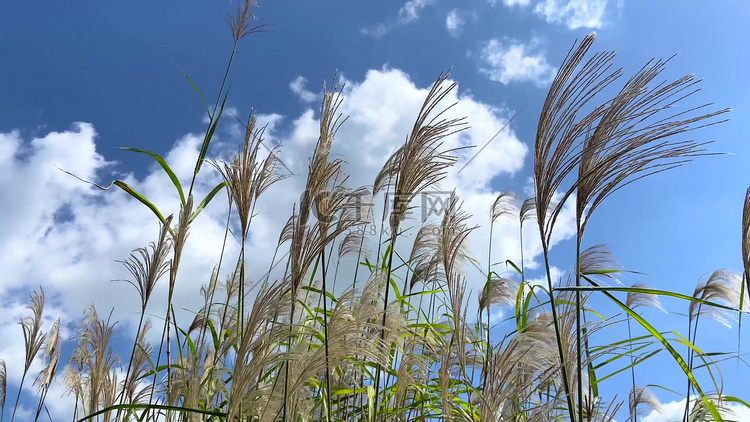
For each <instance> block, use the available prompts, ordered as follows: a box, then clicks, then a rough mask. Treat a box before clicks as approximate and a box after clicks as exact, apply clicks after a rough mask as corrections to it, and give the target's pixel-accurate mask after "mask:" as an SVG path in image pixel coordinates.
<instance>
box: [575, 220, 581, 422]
mask: <svg viewBox="0 0 750 422" xmlns="http://www.w3.org/2000/svg"><path fill="white" fill-rule="evenodd" d="M578 227H580V225H579V226H578ZM582 237H583V233H581V232H580V231H579V232H578V236H577V241H576V287H581V241H582V240H583V238H582ZM576 345H577V349H578V352H577V354H576V359H577V365H578V366H577V368H578V376H577V377H576V382H577V384H578V420H579V421H583V377H582V376H581V373H582V371H583V359H582V355H583V350H582V344H581V292H580V290H576Z"/></svg>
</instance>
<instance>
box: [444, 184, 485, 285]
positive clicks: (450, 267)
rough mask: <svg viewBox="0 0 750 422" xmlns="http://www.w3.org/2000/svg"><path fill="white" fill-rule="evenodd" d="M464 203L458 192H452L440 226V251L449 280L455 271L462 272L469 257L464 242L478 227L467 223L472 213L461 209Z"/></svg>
mask: <svg viewBox="0 0 750 422" xmlns="http://www.w3.org/2000/svg"><path fill="white" fill-rule="evenodd" d="M462 205H463V203H461V202H459V200H458V195H456V192H455V191H454V192H453V193H451V196H450V198H449V199H448V203H447V204H446V207H445V212H444V214H443V221H442V224H441V226H440V252H441V254H442V263H443V270H444V271H445V276H446V278H447V279H448V280H450V277H451V276H452V275H453V274H454V271H457V272H458V273H462V269H461V268H460V267H461V265H462V264H463V262H464V261H465V260H466V258H467V257H466V254H465V253H464V251H465V244H464V242H465V241H466V238H467V237H468V236H469V234H470V233H471V232H472V231H473V230H475V229H476V228H477V227H478V226H469V225H468V224H467V222H468V220H469V219H470V218H471V215H470V214H469V213H467V212H466V211H464V210H463V209H461V207H462Z"/></svg>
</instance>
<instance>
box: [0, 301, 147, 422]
mask: <svg viewBox="0 0 750 422" xmlns="http://www.w3.org/2000/svg"><path fill="white" fill-rule="evenodd" d="M145 313H146V308H143V309H142V310H141V317H140V319H139V320H138V328H137V329H136V330H135V339H134V340H133V349H132V350H131V351H130V360H128V369H127V371H125V385H124V386H123V389H122V391H120V403H119V404H123V402H124V401H125V387H127V382H128V377H129V376H130V368H131V366H132V365H133V358H134V357H135V349H136V347H137V345H138V335H139V334H140V333H141V328H142V327H143V316H144V314H145ZM40 410H41V403H40ZM120 411H121V409H118V410H117V415H116V416H115V420H119V419H120ZM37 417H38V412H37ZM0 420H2V419H0Z"/></svg>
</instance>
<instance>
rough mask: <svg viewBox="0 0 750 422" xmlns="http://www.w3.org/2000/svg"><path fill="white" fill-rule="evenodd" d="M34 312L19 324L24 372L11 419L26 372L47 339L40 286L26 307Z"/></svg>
mask: <svg viewBox="0 0 750 422" xmlns="http://www.w3.org/2000/svg"><path fill="white" fill-rule="evenodd" d="M26 309H29V310H30V311H31V313H32V314H33V315H32V316H30V317H25V318H23V319H21V321H20V322H19V324H20V325H21V329H22V330H23V344H24V348H25V355H24V362H23V374H22V375H21V384H20V385H19V387H18V395H17V396H16V404H15V405H14V406H13V414H12V415H11V417H10V421H11V422H13V419H14V418H15V416H16V410H17V409H18V400H19V399H20V398H21V391H22V389H23V383H24V381H25V380H26V374H27V373H28V372H29V369H30V368H31V364H32V363H34V359H36V356H37V355H38V354H39V351H40V350H41V349H42V346H43V345H44V341H45V340H46V339H47V335H46V334H45V333H44V332H42V314H43V313H44V290H43V289H42V288H41V287H39V292H34V293H32V294H31V304H30V305H29V306H27V307H26Z"/></svg>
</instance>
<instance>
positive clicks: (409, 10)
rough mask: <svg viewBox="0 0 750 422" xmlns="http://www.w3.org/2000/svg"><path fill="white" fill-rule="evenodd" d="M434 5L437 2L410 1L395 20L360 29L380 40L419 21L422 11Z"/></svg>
mask: <svg viewBox="0 0 750 422" xmlns="http://www.w3.org/2000/svg"><path fill="white" fill-rule="evenodd" d="M433 3H435V0H409V1H407V2H406V3H404V4H403V6H401V8H400V9H398V15H397V16H396V17H395V18H390V19H387V20H386V21H384V22H380V23H378V24H376V25H373V26H369V27H366V28H362V29H360V33H362V34H363V35H369V36H371V37H374V38H380V37H382V36H384V35H386V34H387V33H389V32H391V30H393V29H394V28H397V27H399V26H403V25H407V24H410V23H412V22H414V21H416V20H418V19H419V15H420V13H422V10H423V9H424V8H425V7H427V6H430V5H432V4H433Z"/></svg>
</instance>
